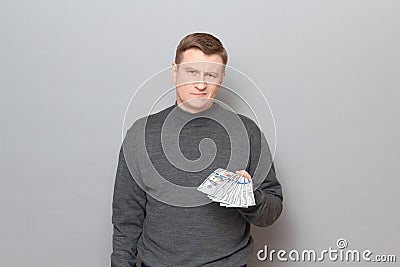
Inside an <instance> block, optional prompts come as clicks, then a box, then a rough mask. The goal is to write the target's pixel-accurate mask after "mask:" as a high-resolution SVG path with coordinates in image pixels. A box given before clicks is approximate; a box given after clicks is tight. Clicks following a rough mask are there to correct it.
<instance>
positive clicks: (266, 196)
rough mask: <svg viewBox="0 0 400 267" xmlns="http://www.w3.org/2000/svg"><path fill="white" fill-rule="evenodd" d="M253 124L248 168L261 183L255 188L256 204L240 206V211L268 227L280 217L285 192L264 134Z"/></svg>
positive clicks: (258, 223)
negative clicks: (277, 176) (245, 206)
mask: <svg viewBox="0 0 400 267" xmlns="http://www.w3.org/2000/svg"><path fill="white" fill-rule="evenodd" d="M252 126H253V127H252V129H251V132H252V134H251V136H250V159H249V163H248V166H247V169H246V170H247V171H248V172H249V174H250V175H251V176H252V177H253V179H254V180H255V181H261V183H259V186H258V187H257V189H256V190H254V198H255V201H256V205H255V206H250V207H248V208H238V211H239V212H240V213H241V214H242V215H243V216H244V218H245V220H246V221H248V222H249V223H252V224H254V225H257V226H260V227H266V226H269V225H271V224H273V223H274V222H275V221H276V220H277V219H278V218H279V216H280V214H281V212H282V208H283V206H282V200H283V194H282V187H281V184H280V183H279V181H278V179H277V178H276V173H275V167H274V164H273V161H272V157H271V153H270V150H269V147H268V143H267V141H266V139H265V137H264V134H263V133H262V132H261V131H260V130H259V128H258V127H256V126H255V125H254V124H253V125H252Z"/></svg>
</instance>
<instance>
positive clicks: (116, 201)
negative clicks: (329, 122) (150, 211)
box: [111, 147, 146, 267]
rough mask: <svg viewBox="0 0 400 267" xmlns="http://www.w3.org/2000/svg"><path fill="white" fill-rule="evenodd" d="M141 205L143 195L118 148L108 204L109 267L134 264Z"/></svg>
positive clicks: (144, 202) (143, 204)
mask: <svg viewBox="0 0 400 267" xmlns="http://www.w3.org/2000/svg"><path fill="white" fill-rule="evenodd" d="M145 205H146V195H145V193H144V192H143V191H142V189H141V188H140V187H139V186H138V185H137V183H136V182H135V180H134V179H133V177H132V175H131V173H130V171H129V169H128V166H127V164H126V161H125V157H124V152H123V148H122V147H121V150H120V153H119V160H118V168H117V174H116V178H115V185H114V196H113V205H112V223H113V225H114V233H113V252H112V254H111V267H128V266H131V267H133V266H135V264H136V261H137V260H136V255H137V243H138V240H139V237H140V235H141V233H142V225H143V220H144V217H145Z"/></svg>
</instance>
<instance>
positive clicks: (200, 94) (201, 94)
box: [191, 93, 207, 97]
mask: <svg viewBox="0 0 400 267" xmlns="http://www.w3.org/2000/svg"><path fill="white" fill-rule="evenodd" d="M191 95H193V96H194V97H204V96H207V93H191Z"/></svg>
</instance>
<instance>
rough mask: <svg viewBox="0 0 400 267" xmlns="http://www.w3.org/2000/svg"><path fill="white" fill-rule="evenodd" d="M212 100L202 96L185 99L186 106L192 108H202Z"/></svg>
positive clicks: (206, 106) (207, 105)
mask: <svg viewBox="0 0 400 267" xmlns="http://www.w3.org/2000/svg"><path fill="white" fill-rule="evenodd" d="M212 102H213V100H212V99H210V98H206V97H202V98H194V99H188V100H187V101H185V104H186V106H187V107H189V108H191V109H193V110H202V109H205V108H208V107H209V106H210V105H211V104H212Z"/></svg>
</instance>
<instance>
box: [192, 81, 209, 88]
mask: <svg viewBox="0 0 400 267" xmlns="http://www.w3.org/2000/svg"><path fill="white" fill-rule="evenodd" d="M194 87H196V89H198V90H204V89H206V88H207V83H206V82H204V81H198V82H196V83H195V84H194Z"/></svg>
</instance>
